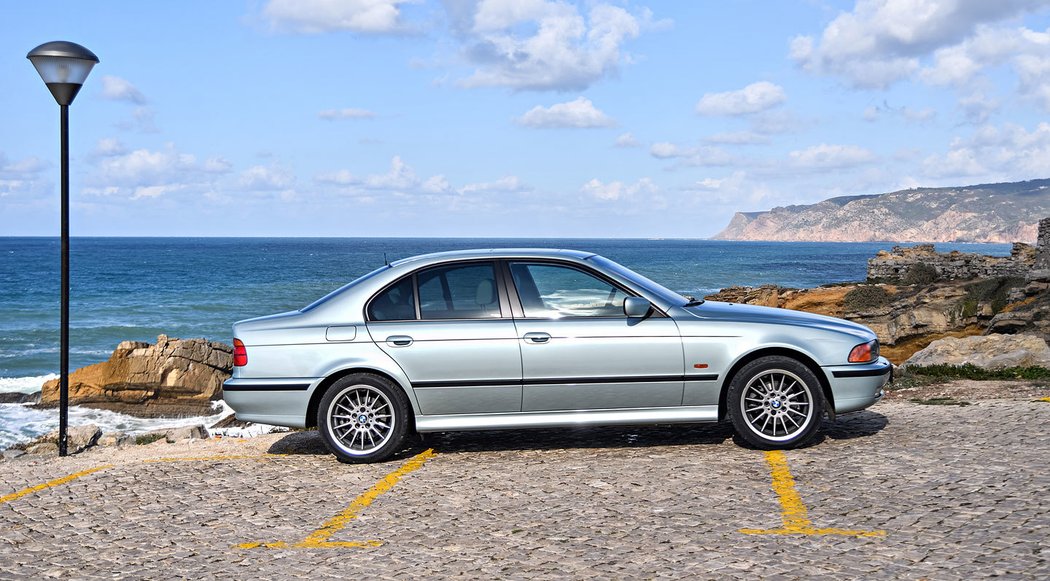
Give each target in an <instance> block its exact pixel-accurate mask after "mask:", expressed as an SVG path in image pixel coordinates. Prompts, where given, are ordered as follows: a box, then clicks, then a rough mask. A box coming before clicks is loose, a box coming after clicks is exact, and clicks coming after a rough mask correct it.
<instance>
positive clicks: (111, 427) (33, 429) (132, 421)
mask: <svg viewBox="0 0 1050 581" xmlns="http://www.w3.org/2000/svg"><path fill="white" fill-rule="evenodd" d="M212 408H213V412H214V413H212V414H211V415H208V416H195V417H187V418H137V417H134V416H129V415H126V414H121V413H117V412H112V411H109V410H97V409H93V408H86V407H80V406H72V407H70V408H69V425H70V426H79V425H85V424H95V425H96V426H98V427H100V428H102V431H103V433H106V432H124V433H126V434H131V435H136V434H142V433H145V432H151V431H153V430H166V429H169V428H179V427H183V426H195V425H198V424H204V425H205V426H208V425H211V424H214V423H215V422H217V421H219V420H221V419H222V418H224V417H226V416H228V415H229V414H231V413H233V410H232V409H230V407H229V406H228V405H226V402H224V401H222V400H219V401H216V402H213V403H212ZM57 428H58V410H57V409H54V408H52V409H39V408H36V407H31V406H27V405H24V404H0V450H4V449H6V448H8V447H10V446H11V445H13V444H19V443H23V442H29V441H31V440H33V439H34V438H37V437H39V436H42V435H44V434H46V433H48V432H50V431H51V430H55V429H57ZM280 429H281V428H275V427H274V426H267V425H264V424H251V425H249V426H246V427H238V428H222V429H218V430H214V431H211V432H212V434H211V435H215V434H219V435H222V436H226V437H234V438H249V437H252V436H257V435H259V434H268V433H270V432H271V431H274V430H280Z"/></svg>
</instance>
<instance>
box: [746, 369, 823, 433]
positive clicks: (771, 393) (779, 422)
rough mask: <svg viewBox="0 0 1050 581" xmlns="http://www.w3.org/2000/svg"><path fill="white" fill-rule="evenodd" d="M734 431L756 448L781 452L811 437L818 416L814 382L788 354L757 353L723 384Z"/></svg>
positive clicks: (820, 400)
mask: <svg viewBox="0 0 1050 581" xmlns="http://www.w3.org/2000/svg"><path fill="white" fill-rule="evenodd" d="M726 403H727V406H728V408H729V409H728V411H729V417H730V419H731V420H732V422H733V428H734V429H735V430H736V433H737V434H738V435H739V436H740V437H741V438H743V439H744V440H745V441H746V442H748V443H749V444H751V445H752V446H755V447H756V448H759V449H762V450H786V449H790V448H797V447H800V446H804V445H806V444H808V443H809V442H810V441H812V440H813V438H814V437H816V434H817V431H818V430H819V429H820V422H821V419H822V418H823V416H824V395H823V393H822V391H821V388H820V380H819V379H817V376H816V375H814V374H813V371H811V370H810V369H809V368H808V367H806V366H805V365H803V364H802V363H801V362H799V361H798V360H795V359H791V358H790V357H782V356H770V357H761V358H759V359H756V360H754V361H752V362H751V363H748V364H747V365H745V366H744V367H743V368H742V369H741V370H740V371H739V372H738V373H737V374H736V375H735V376H734V377H733V380H732V382H731V383H730V384H729V393H728V396H727V399H726Z"/></svg>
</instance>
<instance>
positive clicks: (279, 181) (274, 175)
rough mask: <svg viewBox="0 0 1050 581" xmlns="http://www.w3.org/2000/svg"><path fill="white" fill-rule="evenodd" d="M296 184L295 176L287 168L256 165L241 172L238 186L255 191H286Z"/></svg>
mask: <svg viewBox="0 0 1050 581" xmlns="http://www.w3.org/2000/svg"><path fill="white" fill-rule="evenodd" d="M293 183H295V176H294V175H293V174H292V172H291V171H290V170H288V169H286V168H282V167H277V166H265V165H254V166H252V167H250V168H248V169H246V170H244V171H242V172H241V175H240V178H239V180H238V184H239V185H240V186H241V187H242V188H244V189H246V190H253V191H270V190H285V189H288V188H289V187H291V185H292V184H293Z"/></svg>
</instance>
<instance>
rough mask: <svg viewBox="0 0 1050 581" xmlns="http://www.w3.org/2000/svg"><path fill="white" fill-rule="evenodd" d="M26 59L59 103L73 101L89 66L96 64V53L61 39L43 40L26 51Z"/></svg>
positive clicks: (67, 103) (89, 69) (82, 83)
mask: <svg viewBox="0 0 1050 581" xmlns="http://www.w3.org/2000/svg"><path fill="white" fill-rule="evenodd" d="M26 58H27V59H29V61H30V62H32V63H33V66H34V67H36V72H38V73H40V78H41V79H44V83H46V84H47V88H48V89H50V90H51V94H52V95H54V96H55V100H56V101H58V104H59V105H69V104H70V103H72V102H73V99H75V98H76V96H77V93H78V92H79V91H80V87H82V86H83V85H84V80H86V79H87V76H88V73H90V72H91V67H93V66H95V64H97V63H98V57H97V56H95V53H93V52H91V51H90V50H88V49H86V48H84V47H82V46H80V45H79V44H76V43H75V42H66V41H64V40H56V41H52V42H45V43H44V44H42V45H40V46H38V47H36V48H34V49H33V50H31V51H29V54H27V55H26Z"/></svg>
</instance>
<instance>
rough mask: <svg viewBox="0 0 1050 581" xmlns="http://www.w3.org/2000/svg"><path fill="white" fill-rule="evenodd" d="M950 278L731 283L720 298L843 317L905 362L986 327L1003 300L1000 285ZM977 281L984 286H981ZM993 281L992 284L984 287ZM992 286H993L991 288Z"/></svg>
mask: <svg viewBox="0 0 1050 581" xmlns="http://www.w3.org/2000/svg"><path fill="white" fill-rule="evenodd" d="M999 280H1000V279H992V280H991V282H992V283H993V284H990V285H989V284H987V283H967V282H945V283H939V284H936V285H930V286H921V287H920V286H909V287H903V286H894V285H881V284H880V285H870V284H847V285H836V286H832V287H819V288H812V289H791V288H781V287H776V286H762V287H757V288H747V287H730V288H726V289H723V290H722V291H720V292H718V293H715V294H713V295H709V296H707V297H706V298H708V299H710V300H715V301H725V302H735V303H742V304H754V305H762V306H768V307H779V308H785V309H794V310H800V311H806V312H810V313H817V314H821V315H830V316H833V317H841V318H844V319H847V320H850V321H854V322H857V323H860V324H862V325H865V326H867V327H870V328H871V330H872V331H874V332H875V334H876V335H877V336H878V337H879V341H880V342H881V343H882V354H883V355H884V356H886V358H887V359H889V360H890V361H893V362H894V363H902V362H903V361H904V360H906V359H908V357H910V356H911V355H912V354H913V353H915V352H916V351H919V350H920V349H922V348H923V347H926V346H927V345H929V344H930V343H931V342H932V341H934V340H936V339H940V338H943V337H965V336H970V335H980V334H982V333H984V332H985V329H986V328H987V327H988V322H989V321H990V320H991V319H992V317H993V316H994V315H995V312H996V308H997V306H998V307H999V308H1002V307H1001V306H1000V305H999V302H997V301H998V300H1000V299H999V298H998V297H1000V295H1001V293H1000V292H999V291H1000V290H1001V289H999V287H998V286H995V285H996V284H998V282H999ZM975 285H981V286H980V287H979V288H976V287H975ZM985 286H988V287H989V288H984V287H985ZM989 289H990V290H989Z"/></svg>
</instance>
